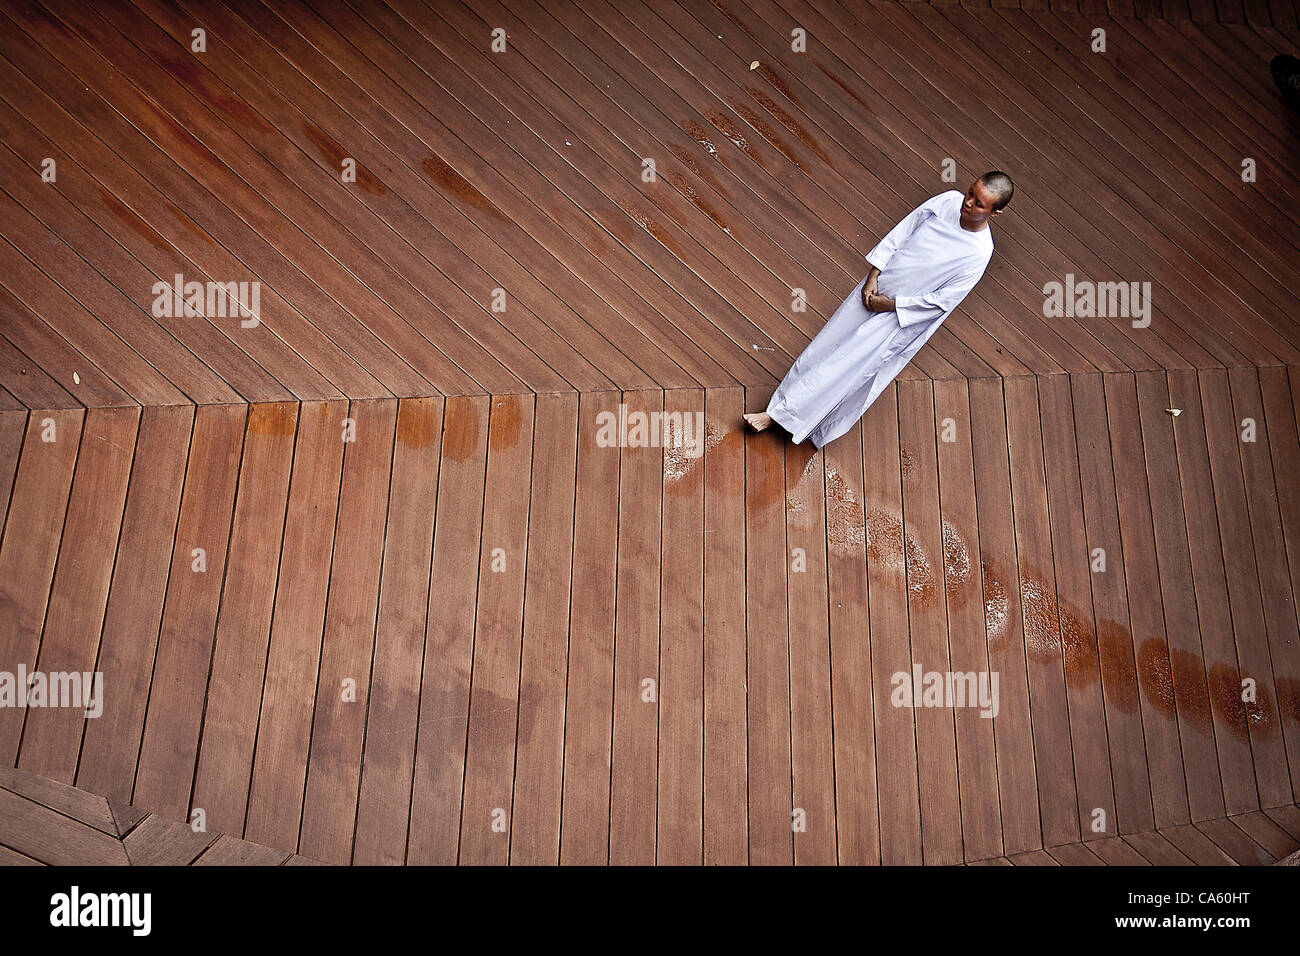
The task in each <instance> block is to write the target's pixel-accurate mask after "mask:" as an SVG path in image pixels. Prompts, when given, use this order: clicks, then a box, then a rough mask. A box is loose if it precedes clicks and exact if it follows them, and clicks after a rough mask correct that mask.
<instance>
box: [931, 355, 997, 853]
mask: <svg viewBox="0 0 1300 956" xmlns="http://www.w3.org/2000/svg"><path fill="white" fill-rule="evenodd" d="M972 424H973V421H972V412H971V402H970V393H969V383H968V382H962V381H955V382H935V383H934V429H935V435H936V437H937V441H936V444H935V447H936V448H937V467H938V476H939V499H938V500H939V503H940V504H941V522H942V524H941V529H940V530H941V533H942V536H943V540H942V555H943V594H944V601H945V603H946V605H947V613H948V618H947V619H948V627H947V629H948V644H949V649H950V652H951V663H952V670H953V672H954V673H959V674H975V675H977V680H978V675H980V674H987V675H989V680H990V681H991V680H992V672H993V670H994V669H993V667H992V666H991V664H990V659H989V658H990V640H989V636H990V635H989V631H988V624H987V621H986V620H985V605H984V598H983V586H982V585H983V582H982V581H981V574H980V572H981V568H980V554H981V551H982V545H981V542H980V536H979V518H978V512H977V507H976V486H975V477H976V476H975V459H974V448H973V445H974V441H973V435H972ZM1011 676H1012V675H1010V674H1001V673H999V674H998V683H997V685H996V686H994V685H992V684H991V683H990V685H989V687H990V691H991V693H992V695H993V696H991V698H990V700H991V703H992V706H991V707H990V709H989V711H988V713H987V715H986V714H985V713H984V709H983V708H982V707H979V706H976V707H969V706H967V707H959V708H957V711H956V714H955V718H956V733H957V775H958V786H959V791H958V792H959V795H960V797H961V834H962V854H963V856H965V857H975V858H984V857H989V856H993V855H998V854H1001V853H1002V848H1003V847H1002V819H1001V815H1000V812H999V809H998V777H997V763H998V757H999V755H998V753H997V745H996V740H995V736H994V726H995V722H996V721H997V719H998V716H999V715H1000V714H1001V710H1002V707H1001V704H1002V682H1003V680H1006V679H1009V678H1010V677H1011Z"/></svg>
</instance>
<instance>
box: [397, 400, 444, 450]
mask: <svg viewBox="0 0 1300 956" xmlns="http://www.w3.org/2000/svg"><path fill="white" fill-rule="evenodd" d="M438 425H439V420H438V409H437V407H436V406H435V404H434V403H433V402H431V401H428V400H424V399H407V400H405V401H403V402H402V403H401V404H400V405H399V406H398V411H397V440H398V441H399V442H400V443H401V444H402V445H403V446H405V447H406V448H411V449H416V448H428V447H429V446H430V445H432V444H433V443H434V442H436V441H437V440H438Z"/></svg>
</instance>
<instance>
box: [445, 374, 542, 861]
mask: <svg viewBox="0 0 1300 956" xmlns="http://www.w3.org/2000/svg"><path fill="white" fill-rule="evenodd" d="M534 405H535V401H534V399H533V398H532V396H519V395H498V396H494V397H493V399H492V410H491V413H490V414H489V417H488V434H487V474H486V477H485V479H484V488H483V498H484V505H483V530H482V544H481V546H480V548H479V561H478V597H477V607H478V610H477V613H476V614H475V616H474V647H473V654H472V657H471V662H470V668H471V670H470V685H469V726H468V728H467V734H468V735H467V738H466V746H465V787H464V795H463V796H462V798H461V823H460V862H462V863H466V864H479V865H483V864H497V865H501V864H504V863H507V862H509V859H510V819H511V813H512V811H513V809H514V805H513V803H512V802H511V799H510V798H511V796H512V794H513V792H514V775H515V745H516V737H517V728H518V725H519V663H520V646H521V644H522V641H523V621H524V582H525V579H526V577H527V570H528V507H529V495H528V489H529V485H530V482H531V479H532V467H531V466H532V461H533V415H534ZM548 464H549V463H548Z"/></svg>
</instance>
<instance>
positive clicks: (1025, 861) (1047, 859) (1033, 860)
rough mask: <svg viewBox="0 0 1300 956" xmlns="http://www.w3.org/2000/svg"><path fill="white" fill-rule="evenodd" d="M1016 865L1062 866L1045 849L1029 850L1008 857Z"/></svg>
mask: <svg viewBox="0 0 1300 956" xmlns="http://www.w3.org/2000/svg"><path fill="white" fill-rule="evenodd" d="M1007 859H1008V860H1010V861H1011V862H1012V864H1013V865H1015V866H1060V865H1061V864H1059V863H1057V862H1056V860H1054V859H1053V858H1052V857H1051V855H1050V854H1048V853H1046V852H1045V851H1043V850H1029V851H1027V852H1025V853H1017V854H1015V855H1014V856H1009V857H1007Z"/></svg>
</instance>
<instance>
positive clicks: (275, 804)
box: [240, 402, 357, 856]
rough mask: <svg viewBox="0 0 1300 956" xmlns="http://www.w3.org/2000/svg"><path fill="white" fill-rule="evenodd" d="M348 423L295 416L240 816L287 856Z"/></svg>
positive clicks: (327, 409) (305, 408)
mask: <svg viewBox="0 0 1300 956" xmlns="http://www.w3.org/2000/svg"><path fill="white" fill-rule="evenodd" d="M348 417H349V416H348V405H347V403H344V402H304V403H303V404H302V406H301V408H300V409H299V411H298V435H297V439H296V441H295V443H294V454H293V471H292V473H291V475H290V478H289V502H288V510H287V515H286V518H285V523H284V542H283V544H282V546H281V549H280V566H279V573H278V575H277V578H276V589H275V606H274V609H273V610H272V616H271V633H270V637H269V641H270V648H269V650H268V651H267V656H266V674H265V677H264V679H263V681H262V693H261V707H260V710H259V713H258V721H257V740H256V744H255V746H254V750H253V767H252V777H251V780H250V782H249V790H248V813H247V817H246V821H245V825H244V829H243V830H242V831H240V832H242V833H243V834H244V836H245V837H247V838H248V839H249V840H250V841H251V842H253V843H258V844H263V845H267V846H276V847H282V848H285V849H286V850H287V852H286V856H287V855H288V853H290V852H293V851H294V850H296V849H297V848H298V833H299V829H300V827H301V825H302V799H303V790H304V788H305V786H306V780H307V760H308V751H309V747H310V745H311V736H312V726H311V719H312V711H313V709H314V708H313V704H312V702H313V701H314V700H315V698H316V695H317V693H318V691H319V687H318V685H317V680H318V677H319V674H320V655H321V641H322V639H323V634H324V628H325V601H326V599H327V597H328V596H329V580H330V562H331V559H332V557H333V551H334V532H335V527H336V522H337V520H338V515H339V508H340V488H341V483H342V471H343V453H344V449H345V448H346V447H347V445H348V444H350V442H349V441H348V440H347V439H348V438H349V437H350V436H349V434H348V428H347V425H348V423H347V422H346V421H345V419H347V418H348ZM356 424H357V423H356V422H355V421H353V422H352V425H353V426H354V427H355V426H356ZM331 690H332V688H331Z"/></svg>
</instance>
